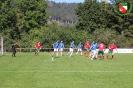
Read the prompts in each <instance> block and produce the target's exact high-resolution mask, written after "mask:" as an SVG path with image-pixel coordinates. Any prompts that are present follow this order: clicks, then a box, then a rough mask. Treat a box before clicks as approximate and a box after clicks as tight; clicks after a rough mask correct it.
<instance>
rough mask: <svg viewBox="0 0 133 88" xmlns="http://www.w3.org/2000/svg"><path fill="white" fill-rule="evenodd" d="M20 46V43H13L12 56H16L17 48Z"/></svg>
mask: <svg viewBox="0 0 133 88" xmlns="http://www.w3.org/2000/svg"><path fill="white" fill-rule="evenodd" d="M17 47H18V44H17V43H15V44H13V45H12V47H11V50H12V57H16V48H17Z"/></svg>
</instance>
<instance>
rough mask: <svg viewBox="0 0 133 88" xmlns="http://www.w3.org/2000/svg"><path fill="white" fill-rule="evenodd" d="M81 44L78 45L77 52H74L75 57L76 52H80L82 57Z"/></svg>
mask: <svg viewBox="0 0 133 88" xmlns="http://www.w3.org/2000/svg"><path fill="white" fill-rule="evenodd" d="M82 46H83V45H82V44H81V42H80V43H79V44H78V50H77V52H76V55H77V54H78V52H81V55H82Z"/></svg>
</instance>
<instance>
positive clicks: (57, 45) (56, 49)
mask: <svg viewBox="0 0 133 88" xmlns="http://www.w3.org/2000/svg"><path fill="white" fill-rule="evenodd" d="M58 42H59V41H58V40H57V41H56V42H55V43H54V44H53V48H54V52H53V53H52V61H54V59H53V56H54V54H55V53H56V56H58V48H59V43H58Z"/></svg>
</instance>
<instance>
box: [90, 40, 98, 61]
mask: <svg viewBox="0 0 133 88" xmlns="http://www.w3.org/2000/svg"><path fill="white" fill-rule="evenodd" d="M97 48H98V45H97V43H95V42H93V43H92V44H91V47H90V49H91V53H92V57H91V60H94V57H96V50H97Z"/></svg>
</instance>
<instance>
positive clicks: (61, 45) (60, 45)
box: [59, 41, 64, 56]
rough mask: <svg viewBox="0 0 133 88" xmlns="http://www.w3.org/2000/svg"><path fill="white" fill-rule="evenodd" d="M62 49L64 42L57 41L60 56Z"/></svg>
mask: <svg viewBox="0 0 133 88" xmlns="http://www.w3.org/2000/svg"><path fill="white" fill-rule="evenodd" d="M63 49H64V43H63V41H61V42H60V43H59V53H60V55H61V56H62V52H63Z"/></svg>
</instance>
